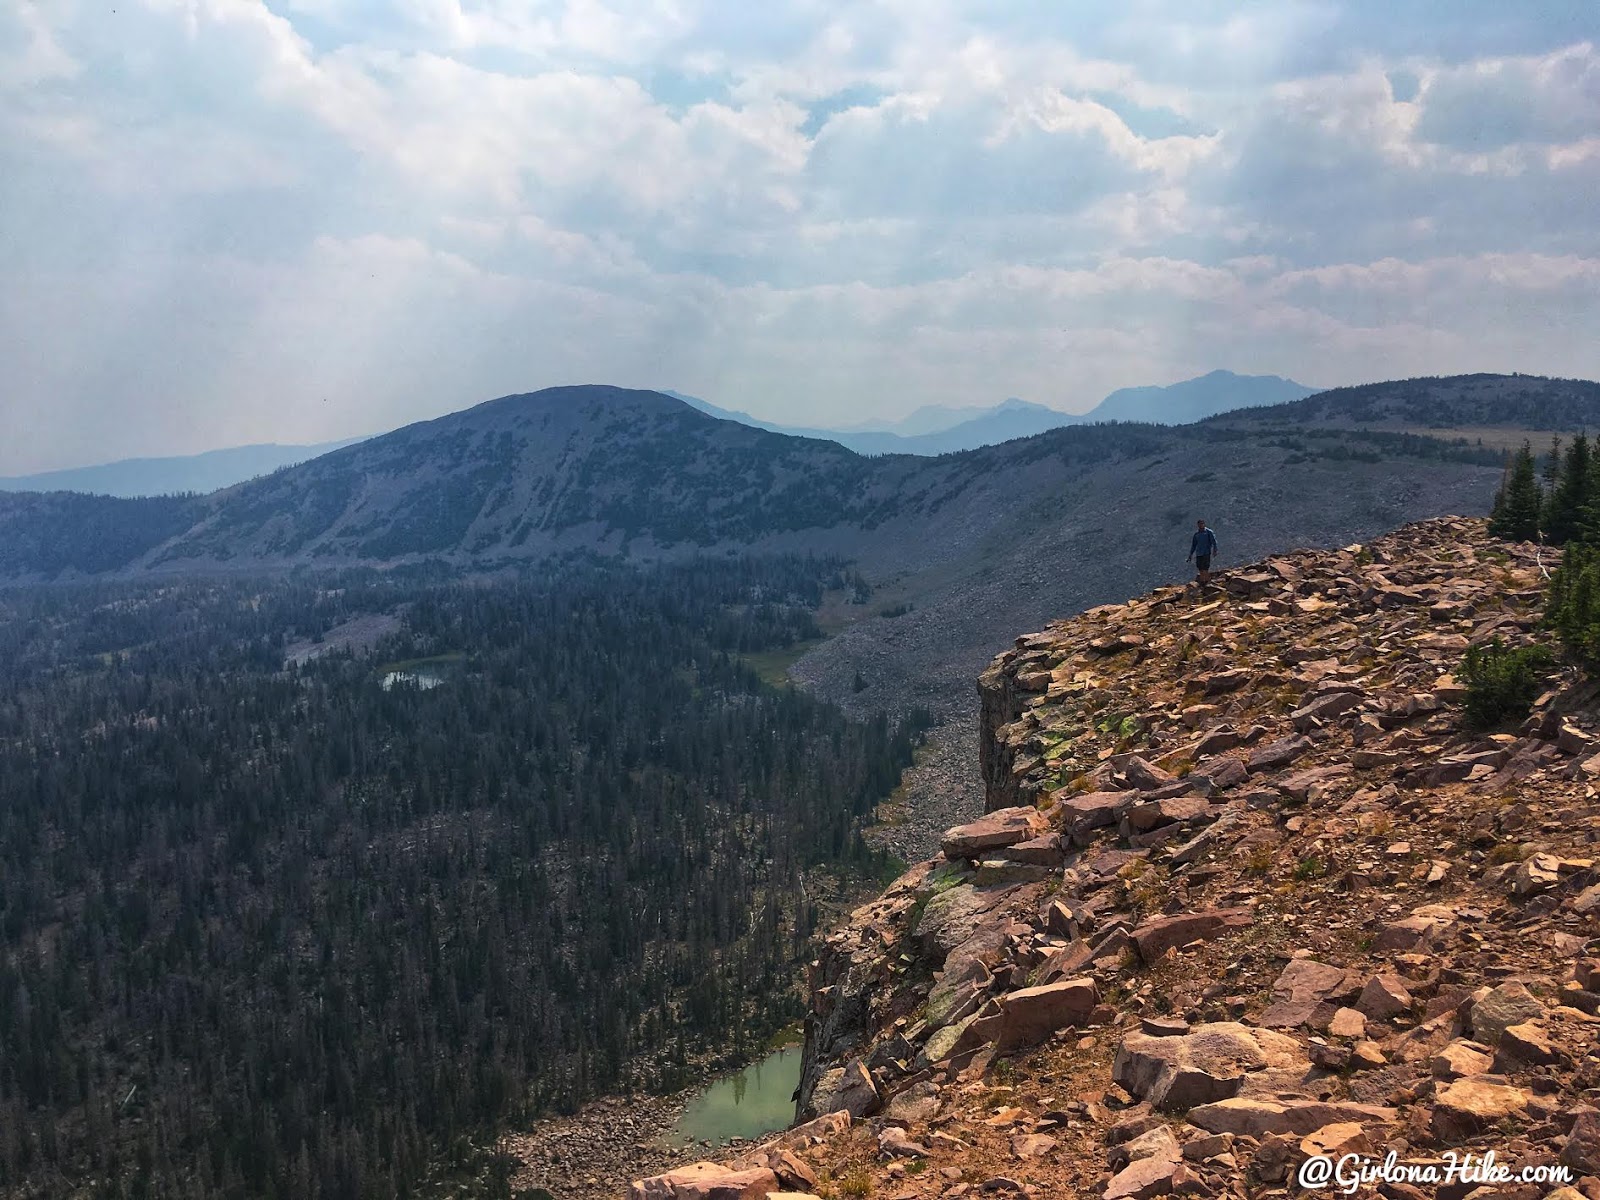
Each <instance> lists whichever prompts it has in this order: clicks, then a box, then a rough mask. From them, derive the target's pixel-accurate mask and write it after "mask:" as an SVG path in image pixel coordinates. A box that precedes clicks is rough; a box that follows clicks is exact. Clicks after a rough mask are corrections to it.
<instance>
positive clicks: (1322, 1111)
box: [1189, 1096, 1398, 1138]
mask: <svg viewBox="0 0 1600 1200" xmlns="http://www.w3.org/2000/svg"><path fill="white" fill-rule="evenodd" d="M1397 1115H1398V1114H1397V1113H1396V1112H1395V1110H1394V1109H1392V1108H1380V1107H1378V1106H1377V1105H1372V1104H1353V1103H1349V1102H1346V1101H1325V1100H1262V1099H1257V1098H1255V1097H1245V1096H1236V1097H1234V1098H1233V1099H1231V1100H1218V1101H1216V1102H1215V1103H1213V1104H1202V1105H1200V1106H1199V1107H1197V1108H1192V1109H1190V1110H1189V1124H1191V1125H1197V1126H1199V1127H1200V1128H1201V1129H1204V1130H1205V1131H1206V1132H1208V1133H1234V1134H1243V1135H1245V1136H1247V1137H1253V1138H1264V1137H1266V1136H1267V1135H1268V1134H1273V1133H1278V1134H1289V1133H1292V1134H1297V1135H1299V1136H1301V1137H1304V1136H1305V1135H1306V1134H1308V1133H1314V1132H1315V1131H1316V1130H1318V1129H1321V1128H1322V1127H1323V1126H1325V1125H1336V1124H1343V1123H1346V1122H1354V1123H1358V1124H1369V1123H1376V1124H1388V1123H1389V1122H1391V1121H1393V1120H1394V1119H1395V1118H1396V1116H1397Z"/></svg>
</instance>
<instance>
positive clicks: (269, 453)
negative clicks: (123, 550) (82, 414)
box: [0, 438, 361, 498]
mask: <svg viewBox="0 0 1600 1200" xmlns="http://www.w3.org/2000/svg"><path fill="white" fill-rule="evenodd" d="M360 440H361V439H360V438H346V439H344V440H343V441H339V442H323V443H321V444H320V445H315V446H278V445H272V444H263V445H254V446H229V447H227V448H226V449H222V450H207V451H205V452H204V453H201V454H183V455H174V456H171V457H165V458H124V459H119V460H118V461H116V462H110V463H102V464H99V465H97V466H92V467H72V468H68V469H66V470H61V471H42V472H40V473H39V474H36V475H11V476H0V492H84V493H87V494H88V495H91V496H119V497H123V498H128V497H133V496H172V495H178V494H180V493H183V492H199V493H205V492H214V491H216V490H217V489H218V488H225V487H232V486H233V485H234V484H236V483H243V482H244V481H245V480H246V479H254V478H255V477H256V476H258V475H266V474H268V473H269V472H272V471H276V470H277V469H278V468H279V467H287V466H292V465H293V464H295V463H300V462H306V461H307V460H309V459H313V458H316V457H317V456H319V455H322V454H327V453H329V452H330V451H333V450H338V449H341V448H342V447H344V446H349V445H353V444H354V443H356V442H358V441H360Z"/></svg>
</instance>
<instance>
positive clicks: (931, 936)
mask: <svg viewBox="0 0 1600 1200" xmlns="http://www.w3.org/2000/svg"><path fill="white" fill-rule="evenodd" d="M1552 560H1553V555H1552V552H1551V551H1549V550H1547V549H1541V548H1539V547H1536V546H1532V545H1507V544H1503V543H1499V542H1496V541H1494V540H1493V539H1491V538H1490V537H1489V536H1488V534H1487V532H1486V529H1485V526H1484V523H1483V522H1481V521H1475V520H1466V519H1444V520H1436V521H1429V522H1425V523H1422V524H1417V525H1411V526H1407V527H1405V528H1403V529H1401V530H1399V531H1398V532H1396V533H1394V534H1392V535H1390V536H1387V537H1384V538H1382V539H1379V540H1378V541H1375V542H1373V543H1372V544H1370V545H1365V546H1349V547H1346V548H1345V549H1343V550H1339V551H1334V552H1309V551H1308V552H1303V553H1295V554H1287V555H1283V556H1281V557H1277V558H1271V559H1268V560H1267V561H1265V562H1261V563H1257V564H1253V565H1251V566H1248V567H1244V568H1241V569H1237V570H1233V571H1230V572H1228V573H1227V574H1225V575H1222V576H1219V577H1217V578H1216V579H1215V580H1214V583H1213V586H1212V587H1211V588H1210V589H1207V590H1205V591H1203V592H1202V591H1200V590H1198V589H1197V588H1195V587H1193V586H1191V587H1188V588H1184V587H1169V588H1164V589H1161V590H1158V591H1155V592H1153V593H1151V594H1149V595H1146V596H1144V597H1142V598H1140V599H1137V600H1133V601H1131V602H1129V603H1126V604H1118V605H1111V606H1106V607H1102V608H1097V609H1094V610H1092V611H1090V612H1087V613H1085V614H1083V615H1082V616H1079V617H1075V618H1073V619H1071V620H1067V621H1063V622H1060V623H1057V624H1055V625H1052V626H1051V627H1050V628H1048V629H1046V630H1045V631H1044V632H1042V633H1037V634H1032V635H1029V636H1027V637H1023V638H1020V639H1019V640H1018V641H1017V644H1016V646H1015V648H1014V649H1012V650H1010V651H1008V652H1007V653H1005V654H1003V655H1002V656H1000V658H998V659H997V660H996V661H995V662H994V664H993V665H992V666H991V667H990V668H989V669H988V670H987V671H986V672H985V673H984V675H983V677H982V680H981V683H980V690H981V692H982V699H983V715H984V721H983V737H982V746H981V753H982V769H983V776H984V780H985V785H986V790H987V808H988V812H987V813H986V815H984V816H983V817H982V818H980V819H979V820H977V821H974V822H972V823H971V824H968V825H964V826H961V827H958V828H955V829H951V830H949V831H948V832H947V833H946V835H945V837H944V838H943V842H942V849H941V851H940V853H939V854H938V855H937V856H936V857H934V858H933V859H932V860H930V861H928V862H924V863H921V864H919V865H917V866H915V867H913V868H912V869H911V870H910V871H908V872H907V873H906V874H905V875H904V876H903V877H902V878H900V879H899V880H898V881H896V882H895V883H894V884H893V885H892V886H891V887H890V888H889V889H888V890H887V891H885V892H884V893H883V895H882V896H880V897H878V898H877V899H875V900H873V901H872V902H870V903H868V904H865V905H863V906H862V907H860V908H859V909H857V910H856V911H855V912H854V914H853V915H852V917H851V919H850V921H849V922H848V924H847V925H846V926H845V927H844V928H842V929H840V930H838V931H837V932H835V933H834V934H832V935H831V936H830V937H829V938H828V939H827V941H826V944H825V946H824V948H823V950H822V953H821V955H820V957H819V958H818V959H817V960H816V961H815V962H814V963H813V964H812V968H811V980H810V983H811V993H812V998H811V1012H810V1016H809V1018H808V1020H807V1028H806V1048H805V1056H806V1057H805V1069H804V1074H803V1078H802V1082H801V1086H800V1091H799V1112H798V1114H797V1116H798V1118H799V1119H800V1120H802V1121H805V1122H807V1123H806V1124H804V1125H801V1126H799V1127H798V1128H796V1129H793V1130H791V1131H789V1132H788V1133H786V1134H784V1135H782V1137H780V1138H776V1139H774V1140H773V1141H771V1142H769V1143H767V1144H765V1145H763V1146H761V1147H759V1148H757V1149H755V1150H753V1151H750V1150H747V1151H745V1152H743V1153H742V1154H741V1155H740V1157H738V1158H737V1159H736V1160H733V1161H730V1162H725V1163H720V1164H701V1165H699V1166H697V1167H694V1168H692V1169H689V1170H682V1171H678V1172H675V1173H673V1174H672V1175H668V1176H661V1177H658V1178H654V1179H649V1180H641V1181H639V1182H638V1183H636V1184H635V1185H634V1187H633V1195H634V1196H636V1197H638V1198H639V1200H646V1198H650V1200H653V1198H655V1197H669V1196H670V1197H674V1198H687V1197H691V1196H693V1197H701V1196H727V1197H733V1196H758V1195H764V1194H773V1193H778V1192H781V1191H785V1190H787V1191H790V1192H794V1191H799V1192H809V1193H811V1194H814V1195H817V1196H824V1197H826V1196H867V1195H873V1196H878V1197H893V1198H896V1200H912V1198H914V1197H915V1198H933V1197H951V1198H956V1197H963V1196H973V1197H1005V1196H1022V1195H1026V1196H1050V1197H1054V1196H1103V1197H1105V1198H1107V1200H1118V1198H1123V1197H1134V1198H1143V1197H1150V1196H1156V1195H1162V1194H1168V1193H1172V1194H1181V1195H1189V1196H1197V1197H1208V1196H1225V1195H1226V1196H1258V1195H1270V1194H1280V1195H1287V1194H1294V1193H1297V1192H1298V1191H1299V1187H1298V1185H1297V1182H1296V1180H1297V1172H1298V1170H1299V1168H1300V1164H1301V1163H1302V1162H1304V1161H1305V1160H1306V1159H1307V1158H1308V1157H1310V1156H1314V1155H1328V1156H1333V1157H1338V1156H1340V1155H1344V1154H1360V1155H1369V1156H1371V1157H1373V1158H1374V1159H1375V1160H1381V1159H1382V1158H1383V1157H1384V1156H1385V1155H1386V1154H1388V1153H1389V1152H1391V1151H1392V1152H1393V1153H1394V1154H1395V1155H1396V1160H1397V1161H1398V1162H1400V1163H1412V1164H1425V1163H1433V1162H1438V1161H1439V1160H1440V1159H1441V1157H1442V1156H1443V1155H1444V1153H1445V1152H1446V1151H1451V1150H1453V1151H1456V1152H1458V1153H1459V1152H1466V1151H1470V1152H1473V1153H1478V1154H1481V1153H1484V1152H1486V1151H1488V1150H1491V1149H1492V1150H1493V1151H1494V1152H1495V1155H1496V1159H1497V1160H1498V1163H1499V1164H1500V1165H1503V1166H1506V1167H1509V1168H1511V1169H1512V1170H1513V1171H1518V1170H1520V1169H1521V1168H1522V1167H1524V1166H1544V1167H1556V1166H1565V1167H1568V1168H1570V1169H1571V1172H1572V1183H1571V1185H1570V1186H1571V1188H1572V1189H1573V1190H1571V1191H1558V1190H1557V1185H1556V1184H1553V1183H1548V1182H1547V1183H1526V1184H1522V1183H1518V1184H1498V1185H1494V1186H1482V1187H1480V1185H1479V1184H1476V1183H1473V1182H1470V1181H1457V1182H1455V1183H1445V1184H1441V1185H1439V1186H1438V1187H1437V1188H1435V1187H1433V1186H1431V1185H1430V1186H1420V1185H1416V1184H1412V1183H1406V1182H1386V1183H1383V1184H1382V1185H1381V1186H1379V1187H1377V1188H1376V1190H1374V1188H1375V1185H1373V1184H1368V1185H1366V1186H1365V1188H1364V1190H1363V1193H1362V1194H1366V1195H1375V1194H1382V1195H1386V1196H1390V1197H1399V1198H1404V1200H1411V1198H1412V1197H1421V1196H1425V1195H1435V1194H1437V1195H1439V1196H1449V1197H1452V1198H1459V1197H1465V1196H1467V1195H1472V1196H1474V1197H1476V1198H1477V1200H1489V1198H1490V1197H1527V1198H1528V1200H1534V1198H1536V1197H1544V1196H1547V1195H1559V1196H1561V1197H1562V1198H1563V1200H1572V1197H1575V1196H1578V1195H1580V1194H1581V1195H1587V1196H1590V1197H1600V1108H1597V1107H1596V1106H1595V1104H1594V1101H1595V1098H1596V1097H1597V1096H1600V1015H1597V1013H1600V958H1591V957H1590V953H1591V951H1592V950H1594V949H1596V948H1597V947H1600V938H1597V935H1600V926H1597V918H1600V871H1597V869H1596V866H1595V862H1594V859H1593V854H1594V844H1595V839H1596V837H1597V835H1600V803H1597V800H1596V788H1595V779H1596V778H1597V777H1600V746H1597V745H1596V725H1597V723H1600V722H1597V719H1596V716H1595V709H1594V695H1595V693H1594V690H1593V689H1592V688H1591V687H1588V686H1586V685H1583V684H1581V683H1580V682H1579V681H1578V680H1577V679H1576V678H1575V677H1573V676H1571V675H1561V674H1553V675H1552V676H1551V677H1550V678H1549V680H1548V687H1547V688H1546V690H1545V692H1544V694H1543V695H1541V696H1539V698H1538V699H1537V701H1536V702H1535V703H1534V705H1533V708H1532V711H1531V714H1530V715H1528V716H1526V718H1523V717H1520V716H1519V717H1518V718H1516V719H1515V720H1513V721H1512V722H1510V723H1509V724H1508V725H1507V726H1505V727H1504V728H1501V729H1498V730H1489V731H1483V730H1474V729H1472V728H1470V727H1469V726H1468V724H1467V722H1466V720H1465V716H1464V713H1463V710H1462V707H1461V702H1462V700H1463V698H1464V697H1465V694H1466V688H1465V687H1464V686H1463V685H1462V683H1460V682H1458V679H1457V672H1458V671H1459V669H1460V666H1461V663H1462V661H1463V655H1464V653H1465V651H1466V650H1467V648H1468V647H1469V646H1472V645H1474V644H1479V643H1484V642H1487V641H1490V640H1491V639H1494V638H1499V639H1501V640H1502V642H1503V643H1504V644H1506V645H1511V646H1514V645H1518V644H1521V643H1525V642H1528V641H1531V640H1534V639H1536V638H1539V637H1542V636H1543V635H1542V634H1541V633H1540V630H1539V620H1540V611H1541V607H1542V603H1543V597H1544V590H1545V587H1546V584H1547V579H1548V575H1547V572H1548V571H1549V570H1550V569H1552V568H1553V566H1554V562H1553V561H1552ZM1475 1189H1477V1190H1475Z"/></svg>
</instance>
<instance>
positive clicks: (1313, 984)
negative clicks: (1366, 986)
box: [1261, 958, 1345, 1029]
mask: <svg viewBox="0 0 1600 1200" xmlns="http://www.w3.org/2000/svg"><path fill="white" fill-rule="evenodd" d="M1344 974H1345V973H1344V968H1342V967H1330V966H1329V965H1328V964H1327V963H1320V962H1317V961H1316V960H1315V959H1311V958H1297V959H1293V960H1292V961H1291V962H1290V963H1289V965H1288V966H1286V967H1284V969H1283V973H1282V974H1280V975H1279V976H1278V978H1277V982H1275V983H1274V984H1273V985H1272V1004H1271V1005H1270V1006H1268V1008H1267V1011H1266V1012H1264V1013H1262V1014H1261V1024H1263V1025H1265V1026H1267V1027H1268V1028H1269V1029H1291V1028H1293V1027H1294V1026H1296V1025H1303V1024H1304V1023H1305V1022H1307V1021H1309V1020H1310V1019H1311V1013H1312V1011H1313V1010H1314V1009H1316V1007H1317V1006H1318V1005H1319V1004H1321V1003H1322V1002H1323V1001H1325V1000H1327V999H1328V998H1329V997H1330V996H1334V995H1340V994H1343V993H1344V991H1345V984H1344Z"/></svg>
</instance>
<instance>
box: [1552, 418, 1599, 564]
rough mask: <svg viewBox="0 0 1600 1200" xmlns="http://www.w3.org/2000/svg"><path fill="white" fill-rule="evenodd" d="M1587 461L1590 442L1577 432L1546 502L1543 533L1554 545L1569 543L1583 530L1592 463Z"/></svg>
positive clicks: (1568, 447)
mask: <svg viewBox="0 0 1600 1200" xmlns="http://www.w3.org/2000/svg"><path fill="white" fill-rule="evenodd" d="M1590 459H1591V455H1590V453H1589V439H1588V437H1587V436H1586V435H1584V434H1581V433H1580V434H1579V435H1578V436H1577V437H1575V438H1573V439H1572V442H1571V443H1570V444H1569V445H1568V446H1567V453H1566V455H1565V457H1564V458H1563V459H1562V462H1561V468H1560V470H1559V472H1558V473H1557V475H1556V482H1555V486H1554V487H1553V488H1551V490H1550V494H1549V498H1548V499H1547V500H1546V502H1545V514H1544V520H1543V525H1544V532H1545V536H1546V537H1547V538H1548V539H1549V540H1550V541H1551V542H1552V543H1553V544H1555V545H1558V546H1559V545H1561V544H1563V543H1565V542H1568V541H1571V540H1572V539H1573V538H1574V537H1576V536H1577V535H1578V533H1579V531H1580V529H1581V527H1582V524H1583V520H1584V516H1585V514H1586V512H1587V510H1588V507H1589V501H1590V498H1591V497H1590V491H1589V488H1590V485H1591V483H1592V474H1593V464H1592V462H1591V461H1590Z"/></svg>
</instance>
